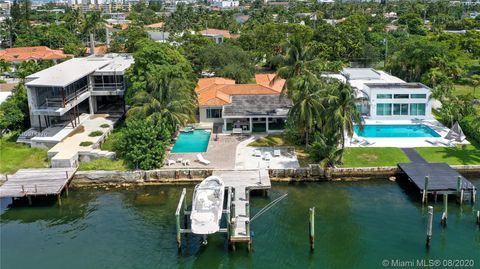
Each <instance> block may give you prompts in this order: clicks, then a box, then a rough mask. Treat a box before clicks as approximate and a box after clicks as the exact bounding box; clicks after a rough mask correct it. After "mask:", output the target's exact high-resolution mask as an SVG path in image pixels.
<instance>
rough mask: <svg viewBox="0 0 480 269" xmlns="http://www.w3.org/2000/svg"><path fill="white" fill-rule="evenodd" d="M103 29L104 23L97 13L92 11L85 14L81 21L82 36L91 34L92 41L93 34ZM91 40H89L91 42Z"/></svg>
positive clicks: (100, 15)
mask: <svg viewBox="0 0 480 269" xmlns="http://www.w3.org/2000/svg"><path fill="white" fill-rule="evenodd" d="M104 27H105V21H104V19H103V18H102V14H101V13H100V12H99V11H92V12H88V13H85V14H84V15H83V20H82V34H83V35H84V36H87V37H88V36H89V35H90V34H93V41H94V40H95V33H96V32H97V31H98V30H100V29H102V28H104ZM91 41H92V40H90V42H91Z"/></svg>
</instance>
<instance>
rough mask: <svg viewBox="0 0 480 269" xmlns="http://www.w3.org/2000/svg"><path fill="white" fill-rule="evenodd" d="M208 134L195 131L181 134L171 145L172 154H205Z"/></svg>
mask: <svg viewBox="0 0 480 269" xmlns="http://www.w3.org/2000/svg"><path fill="white" fill-rule="evenodd" d="M209 140H210V132H207V131H205V130H195V131H193V132H185V133H183V132H181V133H180V134H179V135H178V139H177V141H176V142H175V145H173V149H172V153H182V152H206V151H207V148H208V141H209Z"/></svg>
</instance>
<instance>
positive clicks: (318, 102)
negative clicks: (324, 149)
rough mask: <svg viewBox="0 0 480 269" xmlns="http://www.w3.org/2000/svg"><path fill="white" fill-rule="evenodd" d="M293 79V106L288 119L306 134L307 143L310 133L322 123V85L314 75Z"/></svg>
mask: <svg viewBox="0 0 480 269" xmlns="http://www.w3.org/2000/svg"><path fill="white" fill-rule="evenodd" d="M291 80H292V85H291V88H289V89H291V90H289V93H290V95H291V96H290V98H291V100H292V102H293V106H292V108H291V109H290V111H289V113H288V119H289V121H290V122H292V123H293V124H294V125H296V126H297V127H298V128H300V129H301V130H302V131H303V133H304V135H305V145H307V146H308V144H309V142H310V141H309V135H310V132H311V131H312V129H313V128H314V127H315V126H316V125H321V121H322V118H321V115H322V112H323V110H324V106H323V104H322V100H323V92H322V90H321V89H322V87H321V85H320V83H319V81H318V79H316V78H315V77H314V76H302V77H298V78H295V79H291Z"/></svg>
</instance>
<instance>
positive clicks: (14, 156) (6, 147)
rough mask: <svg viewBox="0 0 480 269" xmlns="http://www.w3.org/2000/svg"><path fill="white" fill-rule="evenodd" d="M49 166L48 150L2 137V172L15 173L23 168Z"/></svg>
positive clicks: (0, 153) (0, 171)
mask: <svg viewBox="0 0 480 269" xmlns="http://www.w3.org/2000/svg"><path fill="white" fill-rule="evenodd" d="M44 167H48V157H47V151H46V150H44V149H38V148H31V147H30V146H27V145H22V144H17V143H16V142H14V141H10V140H9V139H8V138H1V139H0V173H7V174H13V173H15V172H16V171H17V170H18V169H21V168H44Z"/></svg>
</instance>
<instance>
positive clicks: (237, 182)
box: [213, 169, 272, 247]
mask: <svg viewBox="0 0 480 269" xmlns="http://www.w3.org/2000/svg"><path fill="white" fill-rule="evenodd" d="M213 175H215V176H218V177H220V178H221V179H222V180H223V182H224V183H225V186H226V187H231V188H232V190H233V197H232V201H231V206H230V207H231V208H232V209H231V222H232V223H231V225H232V232H231V233H230V238H229V240H230V242H231V243H233V244H232V246H233V247H234V244H235V242H246V243H248V244H249V247H250V244H251V237H250V201H249V200H250V199H249V198H250V191H251V190H268V189H270V188H271V187H272V183H271V182H270V177H269V175H268V171H267V170H265V169H262V170H223V171H215V172H214V173H213Z"/></svg>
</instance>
